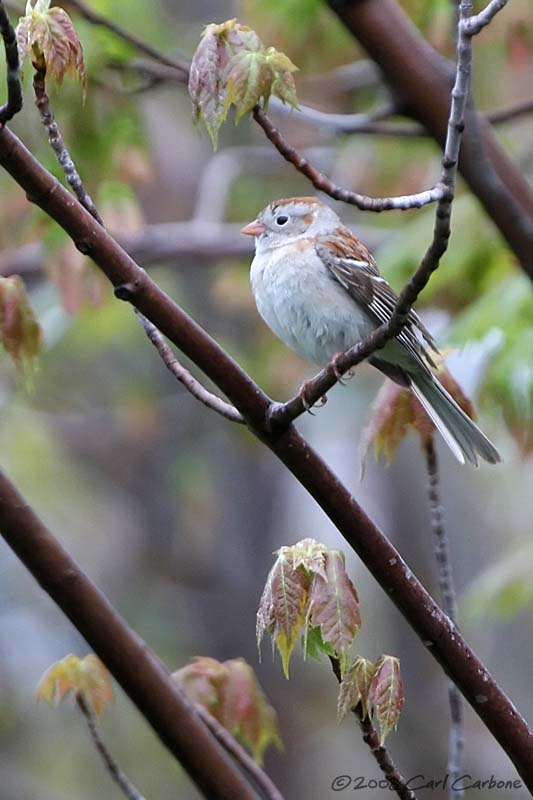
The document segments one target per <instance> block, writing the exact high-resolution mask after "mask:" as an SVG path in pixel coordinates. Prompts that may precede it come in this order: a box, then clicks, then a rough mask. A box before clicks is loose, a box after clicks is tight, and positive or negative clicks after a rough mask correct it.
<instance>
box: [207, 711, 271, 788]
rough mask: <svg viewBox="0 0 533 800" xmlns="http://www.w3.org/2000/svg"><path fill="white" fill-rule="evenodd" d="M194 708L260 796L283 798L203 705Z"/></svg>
mask: <svg viewBox="0 0 533 800" xmlns="http://www.w3.org/2000/svg"><path fill="white" fill-rule="evenodd" d="M195 708H196V713H197V714H198V716H199V717H200V719H201V720H202V722H204V723H205V724H206V725H207V727H208V728H209V730H210V731H211V733H212V734H213V736H214V737H215V738H216V739H218V741H219V742H220V744H221V745H222V747H223V748H224V749H225V750H227V752H228V753H229V754H230V755H231V756H232V757H233V758H234V759H235V761H236V762H237V764H239V766H240V767H242V769H243V770H244V772H246V773H247V774H248V776H249V777H250V778H252V780H253V781H254V783H255V784H256V786H257V788H258V789H259V790H260V792H261V796H262V797H263V798H265V800H283V797H282V796H281V794H280V792H279V790H278V788H277V786H275V785H274V784H273V783H272V781H271V780H270V778H269V777H268V775H267V774H266V772H264V771H263V770H262V769H261V767H260V766H259V765H258V764H257V763H256V762H255V761H254V760H253V758H252V757H251V755H250V754H249V753H248V752H247V751H246V750H245V749H244V747H242V745H241V744H240V743H239V742H238V741H237V739H236V738H235V737H234V736H232V735H231V733H230V732H229V731H228V730H226V728H224V726H223V725H221V724H220V722H219V721H218V720H217V719H215V718H214V717H213V716H212V715H211V714H210V713H209V711H206V709H205V708H204V707H203V706H201V705H199V704H198V703H197V704H196V706H195Z"/></svg>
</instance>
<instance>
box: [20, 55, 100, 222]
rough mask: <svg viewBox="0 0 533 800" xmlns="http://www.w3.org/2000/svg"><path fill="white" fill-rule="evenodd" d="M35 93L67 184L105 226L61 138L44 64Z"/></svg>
mask: <svg viewBox="0 0 533 800" xmlns="http://www.w3.org/2000/svg"><path fill="white" fill-rule="evenodd" d="M33 91H34V93H35V105H36V106H37V109H38V111H39V114H40V116H41V122H42V123H43V125H44V127H45V129H46V131H47V133H48V141H49V143H50V146H51V148H52V150H53V151H54V153H55V156H56V158H57V161H58V164H59V166H60V167H61V169H62V170H63V173H64V175H65V178H66V179H67V183H68V184H69V186H70V188H71V189H72V191H73V192H74V194H75V195H76V197H77V198H78V200H79V201H80V203H81V204H82V206H83V207H84V208H86V209H87V211H88V212H89V214H91V215H92V216H93V217H94V218H95V220H96V221H97V222H98V223H99V224H100V225H103V224H104V223H103V222H102V218H101V217H100V214H99V213H98V211H97V210H96V206H95V205H94V203H93V201H92V198H91V196H90V195H89V193H88V192H87V190H86V189H85V186H84V185H83V181H82V179H81V177H80V174H79V172H78V170H77V169H76V165H75V164H74V161H73V160H72V158H71V156H70V153H69V151H68V149H67V146H66V144H65V141H64V139H63V137H62V136H61V131H60V130H59V125H58V124H57V122H56V119H55V117H54V114H53V112H52V109H51V107H50V99H49V97H48V94H47V92H46V64H44V63H43V65H42V66H41V67H39V68H36V69H35V72H34V73H33Z"/></svg>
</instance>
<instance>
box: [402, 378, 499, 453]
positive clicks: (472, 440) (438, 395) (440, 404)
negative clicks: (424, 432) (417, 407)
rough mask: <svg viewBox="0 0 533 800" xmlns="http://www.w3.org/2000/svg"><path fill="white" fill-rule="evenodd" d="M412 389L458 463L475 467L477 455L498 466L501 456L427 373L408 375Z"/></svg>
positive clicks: (436, 381) (442, 387) (435, 379)
mask: <svg viewBox="0 0 533 800" xmlns="http://www.w3.org/2000/svg"><path fill="white" fill-rule="evenodd" d="M409 379H410V381H411V389H412V390H413V392H414V393H415V395H416V397H417V398H418V400H419V401H420V403H421V404H422V405H423V407H424V409H425V411H426V412H427V414H428V415H429V417H430V418H431V421H432V422H433V424H434V425H435V427H436V428H437V430H438V431H439V433H440V434H441V435H442V437H443V439H444V441H445V442H446V444H447V445H448V447H449V448H450V450H451V451H452V453H453V454H454V456H455V457H456V458H457V460H458V461H460V462H461V464H464V463H465V461H469V462H470V463H471V464H474V466H476V467H477V464H478V459H477V457H478V456H481V458H482V459H484V460H485V461H488V462H489V464H497V463H498V462H499V461H501V457H500V454H499V453H498V451H497V450H496V448H495V447H494V445H493V444H492V442H490V441H489V440H488V439H487V437H486V436H485V434H484V433H482V432H481V431H480V430H479V428H478V427H477V425H475V423H474V422H472V420H471V419H470V417H468V416H467V415H466V414H465V412H464V411H463V410H462V409H461V408H459V406H458V405H457V403H456V402H455V400H454V399H453V397H451V396H450V395H449V394H448V392H447V391H446V389H445V388H444V386H442V385H441V384H440V383H439V381H438V380H437V378H435V377H434V375H432V374H431V373H430V372H422V371H420V372H419V373H417V374H416V375H413V374H410V375H409Z"/></svg>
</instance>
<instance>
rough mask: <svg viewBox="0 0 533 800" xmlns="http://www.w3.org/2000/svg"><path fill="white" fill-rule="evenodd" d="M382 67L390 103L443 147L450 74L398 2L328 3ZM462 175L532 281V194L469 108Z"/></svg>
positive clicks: (339, 0) (338, 0)
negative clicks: (405, 111) (408, 116)
mask: <svg viewBox="0 0 533 800" xmlns="http://www.w3.org/2000/svg"><path fill="white" fill-rule="evenodd" d="M326 1H327V3H328V5H329V6H330V8H331V9H332V10H333V11H334V12H335V13H336V14H337V15H338V16H339V17H340V19H341V21H342V22H343V23H344V24H345V25H346V27H347V28H348V29H349V30H350V31H351V32H352V34H353V35H354V37H355V38H356V39H357V40H358V41H359V42H360V44H361V45H362V46H363V47H364V48H365V50H366V51H367V53H368V54H369V55H370V57H371V58H372V59H373V60H374V61H375V62H376V64H377V65H378V66H379V68H380V70H381V73H382V75H383V77H384V79H385V80H386V82H387V84H388V86H389V88H390V89H391V90H392V92H393V96H394V97H395V98H396V99H397V102H398V103H399V105H401V107H402V108H407V109H409V115H410V116H411V117H413V118H414V119H415V120H416V121H418V122H420V123H421V124H422V125H423V126H424V128H425V129H426V130H427V131H428V133H429V134H430V135H431V136H433V138H434V139H436V141H437V142H438V143H439V144H440V145H442V144H443V142H444V140H445V137H446V130H447V128H446V124H447V117H448V109H449V103H450V86H451V83H452V81H453V73H452V71H451V67H450V64H449V62H447V61H446V60H445V59H444V58H443V57H442V56H441V55H440V54H439V53H437V52H436V51H435V50H433V48H432V47H431V46H430V45H429V44H428V43H427V42H426V41H425V40H424V39H423V37H422V36H421V34H420V33H419V32H418V31H417V29H416V28H415V26H414V25H413V24H412V22H411V20H410V19H409V18H408V17H407V15H406V14H405V12H404V11H403V10H402V8H401V7H400V6H399V4H398V3H397V2H396V0H326ZM465 123H466V128H465V135H464V137H463V142H462V146H461V160H460V164H459V169H460V172H461V174H462V176H463V178H464V179H465V180H466V182H467V183H468V185H469V186H470V189H471V190H472V192H473V193H474V194H475V195H476V197H477V198H478V199H479V201H480V202H481V204H482V205H483V207H484V208H485V211H486V212H487V214H488V215H489V216H490V217H491V218H492V220H493V221H494V223H495V224H496V225H497V227H498V228H499V230H500V232H501V234H502V235H503V236H504V237H505V239H506V240H507V242H508V244H509V246H510V247H511V249H512V250H513V252H514V253H515V255H516V256H517V258H518V260H519V262H520V264H521V266H522V268H523V269H524V270H525V271H526V273H527V274H528V275H529V276H530V277H531V278H533V195H532V192H531V189H530V187H529V186H528V184H527V181H526V180H525V178H524V176H523V175H522V174H521V173H520V171H519V170H518V169H517V167H516V166H515V165H514V164H513V162H512V161H511V159H510V158H509V157H508V156H507V154H506V153H505V151H504V150H503V149H502V148H501V146H500V145H499V143H498V141H497V139H496V138H495V136H494V135H493V133H492V131H491V129H490V126H489V125H488V123H487V122H486V121H485V120H484V119H483V117H481V116H480V115H478V114H476V112H475V111H474V109H473V108H471V107H469V108H468V109H467V110H466V115H465Z"/></svg>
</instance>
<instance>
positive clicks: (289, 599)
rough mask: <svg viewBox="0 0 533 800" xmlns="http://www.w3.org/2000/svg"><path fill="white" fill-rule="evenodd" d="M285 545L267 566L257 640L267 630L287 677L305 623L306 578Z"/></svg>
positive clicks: (259, 641)
mask: <svg viewBox="0 0 533 800" xmlns="http://www.w3.org/2000/svg"><path fill="white" fill-rule="evenodd" d="M287 549H289V548H284V547H282V548H281V550H279V551H278V558H277V560H276V563H275V564H274V566H273V567H272V569H271V570H270V573H269V576H268V579H267V583H266V587H265V590H264V592H263V596H262V598H261V603H260V606H259V611H258V612H257V636H258V644H260V643H261V639H262V637H263V634H264V632H265V630H267V631H268V632H269V633H270V635H271V637H272V640H273V641H274V643H275V645H276V647H277V648H278V652H279V654H280V656H281V661H282V664H283V672H284V673H285V676H286V677H287V678H288V677H289V662H290V659H291V655H292V652H293V650H294V647H295V645H296V642H297V641H298V637H299V636H300V631H301V630H302V628H303V624H304V608H305V604H306V602H307V598H308V590H309V578H308V576H307V574H306V572H305V570H304V569H303V568H302V567H301V566H298V567H296V568H294V566H293V564H292V561H291V558H290V556H289V555H288V554H287V552H286V551H287Z"/></svg>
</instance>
